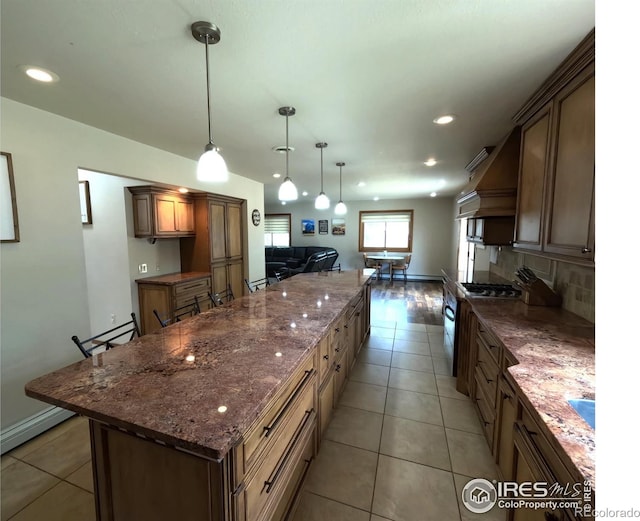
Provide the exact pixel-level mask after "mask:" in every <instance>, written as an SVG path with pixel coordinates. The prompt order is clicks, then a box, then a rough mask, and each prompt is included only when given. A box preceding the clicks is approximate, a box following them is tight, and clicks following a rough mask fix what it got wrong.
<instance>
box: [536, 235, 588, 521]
mask: <svg viewBox="0 0 640 521" xmlns="http://www.w3.org/2000/svg"><path fill="white" fill-rule="evenodd" d="M582 253H591V248H587V247H586V246H585V247H584V248H582ZM545 516H546V514H545Z"/></svg>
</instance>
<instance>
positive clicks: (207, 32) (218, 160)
mask: <svg viewBox="0 0 640 521" xmlns="http://www.w3.org/2000/svg"><path fill="white" fill-rule="evenodd" d="M191 34H192V35H193V37H194V38H195V39H196V40H198V41H199V42H200V43H203V44H204V48H205V60H206V65H207V118H208V120H209V143H207V144H206V146H205V147H204V153H203V154H202V155H201V156H200V159H199V160H198V169H197V177H198V180H200V181H208V182H213V183H224V182H225V181H228V180H229V171H228V170H227V164H226V163H225V161H224V159H223V157H222V156H221V155H220V154H219V153H218V147H216V145H215V144H214V143H213V134H212V132H211V97H210V95H209V91H210V89H209V45H215V44H216V43H218V42H219V41H220V29H218V28H217V27H216V26H215V25H213V24H211V23H209V22H194V23H193V24H191Z"/></svg>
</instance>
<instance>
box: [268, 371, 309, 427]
mask: <svg viewBox="0 0 640 521" xmlns="http://www.w3.org/2000/svg"><path fill="white" fill-rule="evenodd" d="M312 375H313V369H311V370H307V371H305V372H304V378H303V379H302V380H300V383H299V384H298V386H297V387H296V389H295V391H293V393H291V396H290V397H289V399H288V400H287V403H285V404H284V407H283V408H282V409H281V410H280V412H279V413H278V416H276V418H275V419H274V420H273V422H271V425H265V426H264V427H263V428H262V429H263V430H264V432H265V435H264V437H265V438H268V437H269V435H270V434H271V432H272V431H273V430H274V429H275V428H276V427H277V426H278V424H279V423H280V420H282V418H284V416H285V414H286V413H287V410H288V409H289V406H290V405H291V404H292V403H293V401H294V400H295V399H296V396H298V394H300V391H301V389H302V388H303V387H304V385H305V384H306V383H307V381H308V380H309V378H311V376H312Z"/></svg>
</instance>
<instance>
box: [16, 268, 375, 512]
mask: <svg viewBox="0 0 640 521" xmlns="http://www.w3.org/2000/svg"><path fill="white" fill-rule="evenodd" d="M372 273H373V270H354V271H342V272H324V273H308V274H299V275H297V276H296V277H292V278H290V279H287V280H285V281H282V282H280V283H278V284H274V285H272V286H270V287H269V288H267V289H265V290H260V291H258V292H255V293H253V294H251V295H248V296H245V297H243V298H239V299H236V300H234V301H232V302H231V303H229V305H227V306H225V307H220V308H214V309H211V310H209V311H206V312H203V313H200V314H199V315H197V316H195V317H193V318H192V319H189V320H186V321H183V322H178V323H176V324H173V325H171V326H169V327H166V328H163V329H161V330H160V331H156V332H154V333H152V334H149V335H145V336H143V337H141V338H137V339H134V340H133V341H131V342H129V343H128V344H126V345H122V346H119V347H117V348H115V349H113V350H110V351H108V352H106V353H102V354H99V355H96V356H93V357H92V358H89V359H86V360H83V361H80V362H77V363H75V364H72V365H70V366H67V367H65V368H62V369H60V370H58V371H54V372H53V373H50V374H48V375H45V376H42V377H40V378H37V379H35V380H32V381H31V382H29V383H28V384H27V385H26V387H25V390H26V394H27V395H28V396H31V397H33V398H36V399H39V400H42V401H44V402H47V403H51V404H54V405H57V406H60V407H63V408H65V409H69V410H71V411H74V412H76V413H78V414H81V415H84V416H86V417H88V419H89V426H90V434H91V449H92V462H93V472H94V487H95V498H96V515H97V519H100V520H107V519H108V520H117V521H120V520H129V519H130V520H134V519H154V520H159V521H162V520H174V519H189V520H193V521H197V520H231V519H233V520H234V521H249V520H250V521H257V520H267V519H273V520H280V519H284V518H285V517H286V516H287V514H288V512H289V511H291V509H292V508H293V507H294V506H295V501H296V498H297V496H298V491H299V489H300V487H301V485H302V483H303V481H304V477H305V475H306V471H307V470H308V467H309V465H310V463H311V460H312V459H313V457H314V455H315V453H316V451H317V445H318V443H319V440H320V438H321V434H322V430H321V429H322V426H325V425H326V424H327V423H328V419H329V417H330V415H331V409H332V408H333V404H334V403H335V401H336V399H337V397H338V396H339V394H340V392H341V390H342V384H343V383H344V381H345V379H346V374H347V373H348V371H349V369H350V368H351V367H352V365H353V362H354V360H355V357H356V356H357V353H358V350H359V348H360V347H361V345H362V342H363V341H364V339H365V338H366V336H367V334H368V331H369V305H370V285H369V281H370V277H371V275H372ZM341 368H342V371H341V370H340V369H341ZM329 391H330V392H329ZM327 396H329V397H330V399H327Z"/></svg>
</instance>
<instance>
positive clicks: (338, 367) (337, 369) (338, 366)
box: [336, 364, 342, 373]
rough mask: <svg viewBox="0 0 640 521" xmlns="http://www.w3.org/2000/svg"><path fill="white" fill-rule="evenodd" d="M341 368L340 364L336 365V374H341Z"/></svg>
mask: <svg viewBox="0 0 640 521" xmlns="http://www.w3.org/2000/svg"><path fill="white" fill-rule="evenodd" d="M340 367H342V366H341V365H340V364H338V365H336V373H339V372H340Z"/></svg>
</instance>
